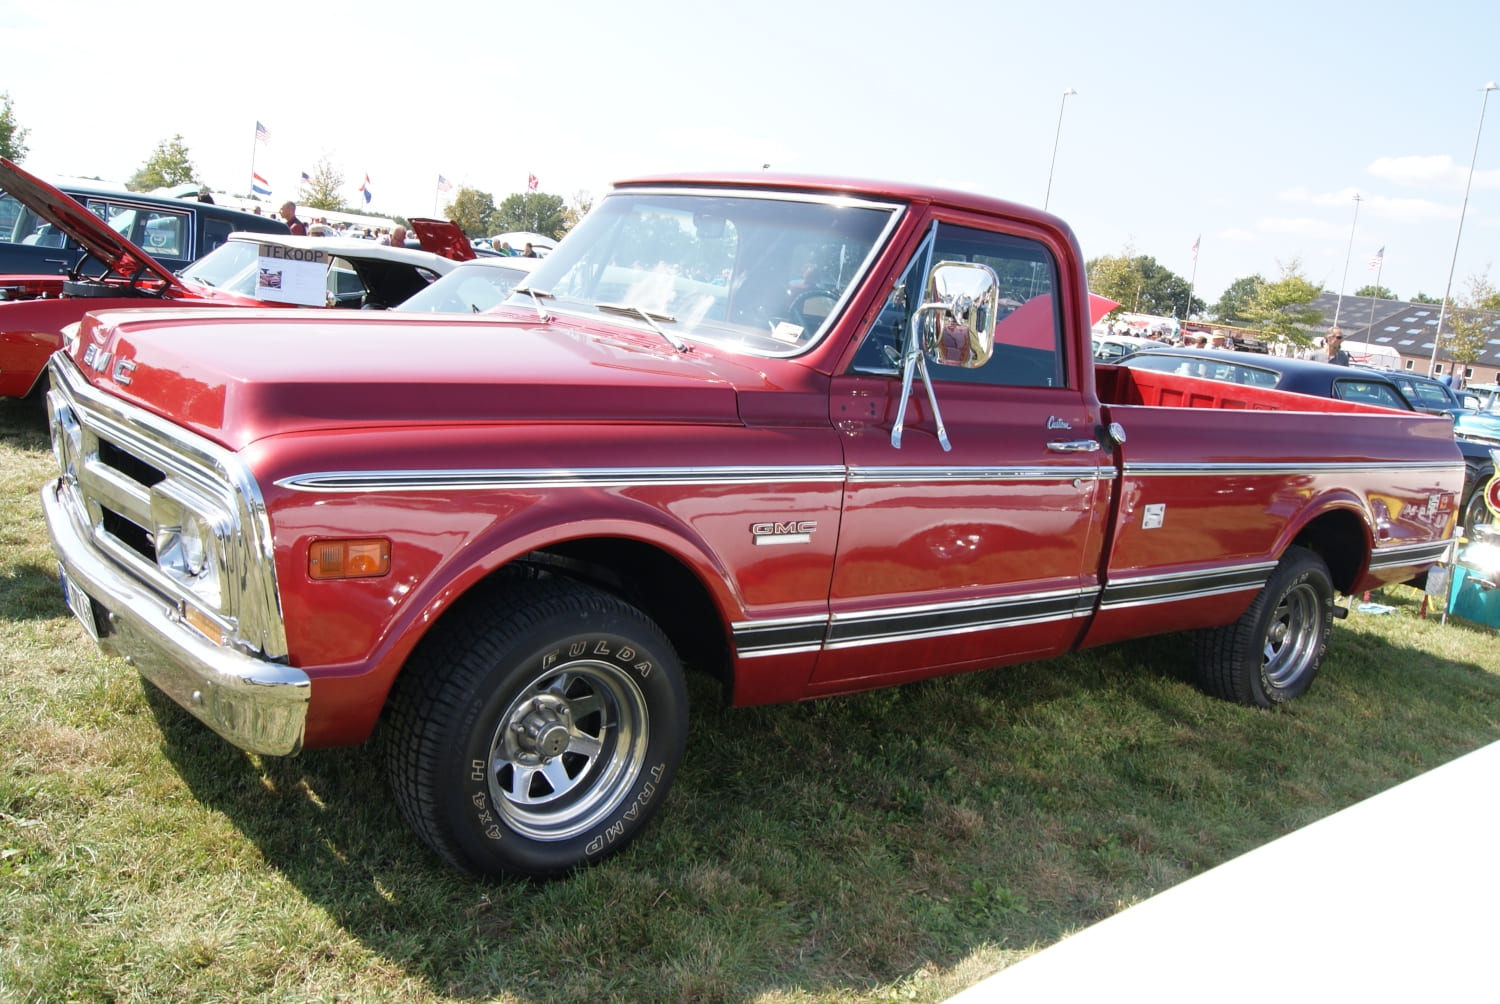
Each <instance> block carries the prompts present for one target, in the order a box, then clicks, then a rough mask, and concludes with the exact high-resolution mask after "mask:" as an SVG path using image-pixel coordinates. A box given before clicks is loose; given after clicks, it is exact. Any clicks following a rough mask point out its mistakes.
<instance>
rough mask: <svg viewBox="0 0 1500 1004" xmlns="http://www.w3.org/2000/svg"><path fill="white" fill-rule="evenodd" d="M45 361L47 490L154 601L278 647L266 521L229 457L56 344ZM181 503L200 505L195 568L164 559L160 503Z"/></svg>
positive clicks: (254, 648)
mask: <svg viewBox="0 0 1500 1004" xmlns="http://www.w3.org/2000/svg"><path fill="white" fill-rule="evenodd" d="M49 365H50V369H51V375H52V390H51V391H50V392H49V394H48V399H47V402H48V412H49V414H50V416H51V427H52V445H53V452H54V454H55V455H56V457H57V461H58V466H59V469H60V473H61V479H60V484H61V492H60V493H59V498H60V500H61V501H62V502H63V504H64V505H65V507H66V508H67V510H68V512H69V514H70V518H71V519H72V520H73V522H74V523H75V524H76V525H77V527H78V529H79V530H80V531H81V533H82V536H83V537H85V538H86V539H87V540H88V541H89V546H90V547H91V549H92V550H93V551H94V552H95V553H96V555H97V556H98V557H100V558H102V559H105V560H107V561H108V562H109V563H110V564H111V565H113V566H114V567H115V568H116V569H118V570H119V571H121V572H123V573H125V574H127V575H128V576H129V577H130V579H132V580H133V581H135V582H136V583H137V584H138V585H140V586H142V587H145V588H147V589H149V590H150V591H151V592H152V593H153V594H155V595H157V596H158V597H160V598H161V600H162V601H163V602H164V603H165V604H166V605H168V606H170V607H175V608H176V609H177V610H178V611H183V610H185V609H186V608H187V607H192V608H194V610H195V611H197V612H198V613H200V614H204V615H207V616H208V617H209V618H210V619H211V620H212V621H214V622H215V623H217V624H218V626H219V627H220V628H221V629H222V631H223V635H224V637H225V638H226V639H228V640H229V643H230V644H233V645H234V646H235V647H236V648H239V649H241V650H243V651H245V652H247V653H250V654H255V655H259V656H263V657H267V658H272V659H279V658H283V657H284V656H285V655H286V635H285V631H284V629H283V626H282V619H281V609H280V602H279V598H278V593H277V588H276V572H275V565H274V562H273V558H272V552H271V535H270V525H269V521H268V519H267V517H266V512H265V505H264V502H263V500H262V499H261V495H260V491H259V488H258V486H257V485H256V483H255V480H254V478H253V477H252V476H251V475H250V473H249V471H248V470H247V469H246V468H245V466H244V464H243V463H242V462H241V461H240V460H239V458H238V456H236V455H235V454H234V453H232V452H231V451H228V450H225V449H223V448H222V447H220V446H218V445H217V444H215V443H212V442H210V441H208V440H205V439H203V438H202V437H200V436H197V435H195V434H194V433H191V432H189V431H187V430H185V429H182V428H180V427H178V426H175V425H173V424H172V423H170V422H168V421H165V420H163V419H161V418H159V417H158V416H156V415H153V414H151V413H150V412H146V411H144V410H142V409H140V408H137V407H135V406H133V405H130V404H127V403H125V402H123V401H121V400H119V399H118V398H115V397H112V396H110V395H108V394H104V393H101V392H100V391H98V390H96V389H95V388H93V387H91V386H90V385H89V384H88V383H87V382H86V381H85V380H84V379H83V377H82V375H81V374H80V373H79V372H78V370H77V368H76V367H75V366H74V364H73V363H72V362H71V361H70V360H68V359H67V357H66V356H64V355H62V354H61V353H59V354H58V355H57V356H54V357H53V360H52V362H51V363H50V364H49ZM185 512H192V513H198V514H201V516H202V518H201V519H195V520H194V525H195V527H196V528H198V530H197V532H196V533H195V535H194V537H195V541H196V543H197V544H198V545H199V551H198V552H194V553H200V552H201V554H202V556H203V557H202V559H201V563H202V565H203V566H204V567H203V569H202V572H201V574H196V575H195V574H187V573H186V572H184V570H183V569H182V568H180V567H178V565H176V564H174V561H176V560H178V557H179V556H180V555H181V554H182V553H183V552H184V550H185V549H184V548H183V547H182V546H181V541H182V539H183V537H185V536H186V535H185V534H183V533H182V532H181V527H180V526H175V525H170V523H171V519H170V514H172V513H179V514H180V513H185ZM164 514H168V515H166V516H164ZM182 521H183V520H182V519H179V520H178V521H177V522H179V523H180V522H182ZM159 537H160V538H162V539H160V540H159V539H158V538H159ZM200 538H201V539H200ZM159 547H160V548H161V549H162V552H161V553H158V548H159ZM210 582H211V585H212V588H209V585H208V584H209V583H210ZM98 599H100V600H101V601H103V602H104V603H105V604H106V605H108V601H109V598H108V597H98Z"/></svg>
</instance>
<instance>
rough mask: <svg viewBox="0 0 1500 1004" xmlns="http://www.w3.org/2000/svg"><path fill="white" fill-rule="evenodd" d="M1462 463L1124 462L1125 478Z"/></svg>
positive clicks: (1444, 467)
mask: <svg viewBox="0 0 1500 1004" xmlns="http://www.w3.org/2000/svg"><path fill="white" fill-rule="evenodd" d="M1462 467H1463V465H1462V464H1415V463H1405V462H1395V461H1393V462H1391V463H1383V464H1382V463H1372V462H1370V461H1368V460H1359V461H1321V462H1320V461H1307V462H1290V463H1289V462H1285V461H1282V462H1277V463H1209V464H1206V463H1201V462H1200V463H1182V464H1168V463H1151V464H1132V463H1128V462H1127V463H1126V464H1125V476H1126V477H1150V476H1153V475H1169V476H1177V477H1184V476H1193V475H1211V476H1213V477H1223V476H1224V475H1226V474H1275V475H1291V474H1309V473H1339V474H1385V473H1388V472H1390V471H1393V470H1399V471H1402V472H1411V471H1434V472H1439V471H1452V470H1457V469H1462Z"/></svg>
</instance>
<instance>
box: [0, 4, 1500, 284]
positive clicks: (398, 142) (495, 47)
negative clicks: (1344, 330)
mask: <svg viewBox="0 0 1500 1004" xmlns="http://www.w3.org/2000/svg"><path fill="white" fill-rule="evenodd" d="M0 37H3V38H4V39H5V45H4V49H5V57H4V59H3V61H0V91H9V92H10V95H11V98H12V101H13V103H14V106H15V107H14V110H15V114H16V115H17V116H18V118H19V120H20V122H21V124H22V125H24V126H26V127H28V128H29V129H30V130H31V134H30V136H29V137H28V144H29V146H30V155H29V157H28V158H27V160H26V162H25V165H26V166H27V167H28V168H30V169H31V170H33V171H35V172H37V173H39V174H42V175H44V176H49V177H52V176H62V175H89V176H96V175H97V176H100V177H104V178H111V179H116V180H123V179H125V178H127V177H128V176H129V175H130V174H131V173H132V172H133V171H134V170H135V169H136V168H138V167H139V166H140V165H141V163H142V162H144V161H145V159H146V158H147V157H148V156H149V155H150V153H151V151H152V150H153V148H154V147H155V145H156V144H157V142H159V141H160V140H162V139H167V138H170V137H171V136H172V135H173V134H174V133H181V134H182V135H183V137H184V140H185V141H186V143H187V145H188V148H189V151H190V153H191V155H192V157H193V160H194V162H195V163H196V165H197V166H198V168H199V170H200V172H201V173H202V175H203V177H204V179H205V180H206V181H207V182H208V183H209V184H210V185H211V186H213V187H215V188H219V189H228V190H230V191H236V192H246V191H248V189H249V176H250V167H251V158H252V155H253V156H254V158H255V166H256V170H257V171H258V172H259V173H261V174H263V175H265V176H266V177H267V178H268V179H269V180H270V181H271V184H272V186H273V188H274V189H275V194H276V196H277V197H281V196H283V195H285V196H289V197H290V196H294V195H295V189H296V181H297V178H298V176H299V174H300V172H301V171H303V170H308V171H311V170H312V169H313V168H314V167H315V166H316V164H317V162H318V160H319V159H320V158H321V157H325V156H326V157H327V158H328V159H329V161H330V162H331V163H332V164H333V165H334V167H335V168H337V169H338V170H339V171H341V172H342V173H343V175H344V177H345V179H346V180H347V181H348V189H349V193H348V194H349V197H350V199H351V200H352V199H353V198H355V197H356V193H355V189H356V188H357V187H358V185H359V183H360V181H361V180H362V179H363V177H364V175H365V174H366V172H368V174H369V176H370V180H371V189H372V191H373V192H374V195H375V200H374V202H373V203H372V208H373V209H376V210H380V211H383V212H388V213H395V214H400V215H406V216H411V215H431V214H432V213H433V211H434V209H435V208H437V209H439V210H440V208H441V205H440V204H439V203H437V202H436V199H437V191H436V181H437V176H438V175H439V174H440V173H441V174H443V175H444V176H446V177H447V178H448V179H449V180H450V181H451V182H453V183H454V184H455V185H458V184H467V185H470V186H473V187H476V188H479V189H481V190H484V191H488V192H490V193H492V194H493V195H494V196H495V198H496V201H499V200H500V199H502V198H503V197H504V196H505V195H507V194H509V193H511V192H516V191H521V190H523V189H524V187H525V185H526V178H527V175H528V174H530V173H534V174H536V175H537V177H538V178H539V180H540V184H541V189H542V190H543V191H547V192H552V193H555V194H558V195H561V196H563V197H564V198H567V199H571V198H572V197H573V196H574V194H575V193H577V192H580V191H586V192H589V193H591V194H592V195H594V196H595V197H598V196H599V195H602V194H603V193H604V192H605V191H606V190H607V189H608V187H609V185H610V183H611V182H612V181H614V180H616V179H619V178H624V177H629V176H631V175H634V174H641V173H647V172H659V171H674V170H697V169H714V170H719V169H730V170H732V169H752V170H753V169H758V168H759V167H760V166H761V165H762V164H764V163H769V164H770V165H771V167H772V170H773V171H775V170H785V171H792V172H797V173H813V174H831V175H848V176H854V177H870V178H891V179H896V180H903V181H919V182H928V183H933V184H938V185H943V186H948V187H955V188H961V189H966V190H971V191H976V192H982V193H984V194H987V195H994V196H999V197H1002V198H1008V199H1013V200H1015V201H1017V202H1022V203H1027V204H1031V205H1037V206H1040V205H1041V204H1042V202H1043V199H1044V197H1045V195H1046V191H1047V182H1048V174H1049V161H1050V158H1051V155H1052V149H1053V141H1054V136H1055V135H1057V128H1058V121H1059V108H1060V106H1062V105H1063V101H1062V94H1063V91H1064V90H1065V89H1067V88H1072V89H1074V90H1075V91H1077V94H1076V95H1075V96H1072V97H1069V98H1068V99H1067V101H1066V104H1065V107H1064V108H1063V111H1062V115H1061V122H1062V128H1061V134H1060V139H1059V141H1058V144H1057V160H1056V168H1055V170H1054V171H1053V172H1052V194H1051V201H1050V208H1051V209H1052V210H1053V211H1054V212H1056V213H1058V214H1059V215H1061V216H1062V217H1063V218H1065V219H1066V220H1068V221H1069V222H1070V223H1071V224H1072V225H1073V227H1074V229H1075V231H1076V232H1077V234H1078V237H1079V240H1080V243H1081V244H1082V245H1083V250H1084V253H1085V254H1086V255H1088V256H1089V257H1093V256H1096V255H1101V254H1118V253H1121V252H1123V251H1125V250H1127V249H1130V250H1131V251H1133V252H1134V253H1138V254H1148V255H1151V256H1153V257H1155V258H1156V259H1157V261H1158V262H1160V263H1161V264H1162V265H1164V266H1166V267H1167V268H1170V269H1172V270H1173V271H1175V272H1177V273H1178V274H1179V275H1181V276H1183V277H1184V278H1193V279H1194V281H1195V288H1196V290H1197V292H1198V294H1199V295H1200V296H1201V297H1203V298H1204V299H1206V300H1208V301H1209V302H1210V303H1212V302H1213V301H1214V300H1216V299H1217V298H1218V296H1219V294H1220V293H1221V292H1222V291H1223V289H1224V288H1225V287H1226V286H1227V285H1228V284H1229V283H1231V282H1232V281H1234V280H1235V279H1236V278H1239V277H1241V276H1245V275H1250V274H1253V273H1259V274H1261V275H1264V276H1266V277H1268V278H1274V277H1276V276H1278V275H1279V274H1280V271H1281V268H1282V266H1284V265H1287V264H1290V263H1291V262H1293V261H1294V260H1299V261H1300V262H1301V266H1302V271H1303V273H1304V274H1305V275H1306V276H1307V277H1308V278H1309V279H1311V280H1312V281H1314V282H1318V283H1321V284H1323V285H1324V286H1325V287H1327V288H1329V289H1331V290H1335V291H1336V290H1338V289H1339V288H1340V287H1341V286H1343V287H1344V289H1345V291H1346V292H1352V291H1353V290H1354V289H1355V288H1357V287H1359V286H1361V285H1364V284H1365V283H1367V282H1370V281H1373V279H1374V277H1375V273H1374V272H1372V271H1370V270H1369V269H1368V268H1367V263H1368V261H1369V259H1370V257H1371V256H1372V255H1373V254H1374V253H1375V251H1376V250H1377V249H1378V248H1381V247H1384V248H1385V257H1384V268H1383V272H1382V273H1381V281H1382V283H1383V284H1384V285H1385V286H1387V287H1390V288H1391V289H1392V290H1394V291H1395V292H1396V294H1397V295H1399V296H1402V297H1410V296H1413V295H1415V294H1416V293H1417V292H1418V291H1422V292H1426V293H1428V294H1430V295H1433V296H1441V295H1442V293H1443V288H1444V286H1445V284H1446V283H1447V279H1448V271H1449V263H1450V260H1451V258H1452V255H1453V249H1454V241H1455V235H1456V233H1457V229H1458V220H1459V209H1460V205H1461V204H1462V201H1463V196H1464V181H1465V178H1466V176H1467V173H1468V168H1469V161H1470V157H1471V154H1472V153H1473V152H1474V138H1475V131H1476V128H1477V127H1478V125H1479V119H1480V107H1481V100H1482V88H1483V86H1484V85H1485V84H1486V83H1487V82H1489V81H1491V80H1500V47H1497V45H1496V40H1497V38H1500V4H1496V3H1494V2H1489V3H1479V2H1469V0H1463V2H1453V0H1438V2H1434V3H1428V4H1425V5H1415V4H1409V3H1407V4H1398V3H1393V2H1382V0H1377V2H1366V3H1361V4H1335V3H1321V2H1318V0H1302V2H1300V3H1289V2H1282V0H1262V2H1260V3H1257V4H1253V5H1235V6H1233V7H1229V6H1227V5H1218V4H1204V3H1181V4H1179V3H1161V2H1150V0H1143V2H1135V3H1128V4H1127V3H1097V2H1076V3H1057V4H1037V3H1034V2H1028V3H998V2H992V3H977V2H962V0H960V2H949V3H927V4H912V3H906V4H896V3H889V2H885V0H873V2H862V3H844V2H824V3H808V2H801V3H792V2H783V0H765V2H758V3H755V4H738V5H727V4H703V3H679V2H661V3H657V2H650V0H645V2H638V3H634V4H622V3H599V2H594V0H576V2H554V3H546V2H532V3H527V4H519V3H470V2H451V3H445V2H442V0H432V2H429V3H427V4H425V5H416V4H411V3H409V2H403V3H386V2H383V0H364V2H360V3H349V2H327V3H319V4H309V3H302V4H292V3H285V2H281V0H261V2H259V3H256V4H254V5H252V6H248V7H247V6H244V5H235V6H233V7H231V6H228V5H223V6H221V5H217V4H205V5H199V6H197V7H193V8H180V7H179V8H173V9H172V12H167V11H164V10H157V11H148V10H146V9H142V8H139V7H135V9H132V5H126V4H119V3H117V2H115V0H111V2H109V3H103V2H93V0H58V2H54V3H52V4H36V3H34V2H32V0H25V2H19V0H0ZM132 87H134V88H136V89H137V91H138V93H137V94H135V95H133V96H132V95H131V94H130V90H131V88H132ZM1486 120H1487V121H1486V125H1485V129H1484V132H1483V137H1482V141H1481V143H1480V145H1479V148H1478V158H1477V167H1476V170H1475V173H1474V182H1473V189H1472V192H1471V195H1470V198H1469V205H1468V211H1467V213H1466V215H1465V223H1464V229H1463V237H1462V243H1461V244H1460V246H1459V254H1458V259H1457V268H1456V270H1455V278H1454V292H1455V294H1459V293H1461V292H1462V291H1463V289H1464V288H1465V286H1466V283H1467V281H1468V279H1469V277H1471V276H1474V275H1477V274H1479V273H1481V272H1483V271H1484V270H1485V269H1486V268H1488V267H1489V266H1490V264H1491V263H1492V262H1494V261H1495V259H1496V258H1497V257H1500V254H1497V252H1500V92H1493V93H1491V94H1490V100H1489V102H1488V107H1487V113H1486ZM257 121H260V122H263V123H265V125H266V126H267V127H268V128H269V129H270V130H271V141H270V143H269V144H268V145H266V146H256V145H255V144H254V140H253V132H254V127H255V123H256V122H257ZM1356 192H1357V193H1359V194H1360V195H1361V197H1362V199H1361V201H1360V202H1359V204H1358V207H1359V208H1358V218H1357V220H1356V218H1355V205H1356V204H1355V202H1354V199H1353V196H1354V194H1355V193H1356ZM1200 235H1201V237H1202V245H1201V253H1200V256H1199V259H1198V262H1197V270H1196V276H1195V275H1194V262H1193V258H1192V245H1193V242H1194V240H1196V239H1198V238H1199V236H1200ZM1351 236H1352V248H1351ZM1346 262H1347V279H1346V278H1345V269H1346ZM1490 278H1491V280H1492V281H1497V282H1500V271H1493V270H1492V271H1491V272H1490Z"/></svg>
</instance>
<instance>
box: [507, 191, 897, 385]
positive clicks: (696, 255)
mask: <svg viewBox="0 0 1500 1004" xmlns="http://www.w3.org/2000/svg"><path fill="white" fill-rule="evenodd" d="M897 208H898V207H895V206H890V205H877V204H872V203H864V202H855V201H851V200H847V199H837V200H835V199H832V198H829V199H813V198H806V199H802V198H796V197H791V196H787V195H777V196H770V195H751V194H745V195H739V194H723V193H696V194H688V193H681V192H664V193H659V192H634V191H627V192H622V193H616V194H613V195H611V196H609V197H608V198H606V199H604V201H603V202H602V203H600V205H599V206H598V207H596V208H595V209H594V211H593V212H591V213H589V215H588V216H587V217H585V218H584V220H583V222H581V223H580V224H579V225H578V226H577V227H575V228H574V229H573V231H572V232H570V233H569V234H568V237H567V239H566V240H565V241H563V242H562V243H561V244H559V245H558V247H557V250H555V251H553V252H552V253H551V254H550V255H548V256H547V258H546V259H545V260H543V261H542V263H541V264H540V265H538V266H537V269H536V271H535V272H533V273H532V275H531V277H530V279H529V280H527V281H526V282H524V283H522V284H521V286H520V287H518V289H519V290H520V291H518V292H517V293H515V294H513V295H512V296H511V297H510V299H509V300H507V301H506V302H507V303H508V304H511V305H515V306H519V307H524V308H526V309H528V310H529V309H534V308H535V303H534V301H533V300H532V298H531V296H530V295H529V294H528V293H526V292H525V290H532V291H534V292H535V293H536V295H537V296H539V297H545V298H546V305H547V309H548V310H555V311H557V312H559V313H573V314H589V315H603V316H608V317H610V318H611V319H616V320H620V319H623V320H624V321H625V322H626V323H637V324H640V325H641V326H642V327H652V328H655V329H656V330H658V331H659V332H661V333H662V334H663V335H665V336H667V337H668V340H671V339H673V338H676V339H684V340H688V341H707V342H713V343H716V344H719V345H726V346H731V347H734V348H739V349H743V350H744V351H747V352H752V353H756V354H760V355H791V354H793V353H796V352H800V351H802V350H803V349H806V348H807V347H808V346H810V345H812V344H814V343H815V342H816V341H817V340H818V338H819V337H820V336H821V335H822V333H823V331H824V330H825V329H826V327H827V326H828V322H829V321H830V320H831V319H832V318H833V317H834V316H835V315H836V314H837V312H838V307H839V306H840V305H841V304H842V301H843V299H844V297H845V296H846V294H847V293H848V292H849V291H850V290H851V289H853V288H855V286H856V285H857V281H858V279H859V277H860V276H861V275H863V273H864V271H865V269H866V268H868V267H869V263H870V261H871V260H872V259H873V257H874V254H875V250H876V249H877V248H878V247H879V245H880V244H881V242H882V240H883V238H884V236H885V235H886V233H887V232H888V230H889V228H890V227H891V225H892V224H893V222H894V221H895V219H896V215H897Z"/></svg>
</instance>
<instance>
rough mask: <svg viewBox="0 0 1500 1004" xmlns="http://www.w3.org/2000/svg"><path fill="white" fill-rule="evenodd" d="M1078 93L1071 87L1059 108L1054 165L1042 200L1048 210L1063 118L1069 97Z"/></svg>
mask: <svg viewBox="0 0 1500 1004" xmlns="http://www.w3.org/2000/svg"><path fill="white" fill-rule="evenodd" d="M1077 93H1078V92H1077V91H1075V90H1073V88H1071V87H1069V88H1068V89H1067V90H1065V91H1063V96H1062V104H1060V105H1058V107H1057V134H1056V135H1054V136H1053V137H1052V164H1051V166H1049V167H1048V168H1047V195H1046V196H1045V197H1044V198H1043V199H1042V208H1043V209H1046V208H1047V205H1048V203H1050V202H1051V201H1052V172H1053V171H1054V170H1056V168H1057V141H1058V140H1059V139H1062V117H1063V112H1064V111H1065V110H1066V109H1067V107H1068V95H1070V94H1077Z"/></svg>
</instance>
